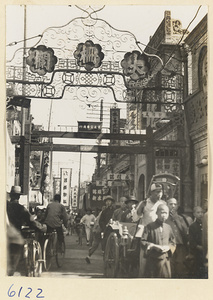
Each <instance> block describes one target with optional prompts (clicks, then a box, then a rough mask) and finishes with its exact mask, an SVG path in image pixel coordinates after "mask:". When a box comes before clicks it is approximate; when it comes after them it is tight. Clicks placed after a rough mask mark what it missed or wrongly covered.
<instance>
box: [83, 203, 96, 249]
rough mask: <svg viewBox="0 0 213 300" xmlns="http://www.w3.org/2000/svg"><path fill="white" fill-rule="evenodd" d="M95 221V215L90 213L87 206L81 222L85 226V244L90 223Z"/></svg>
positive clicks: (88, 236)
mask: <svg viewBox="0 0 213 300" xmlns="http://www.w3.org/2000/svg"><path fill="white" fill-rule="evenodd" d="M94 222H95V216H94V215H93V214H92V210H91V208H87V210H86V214H85V215H84V216H83V217H82V219H81V222H80V223H82V224H84V226H85V232H86V241H87V246H89V241H90V231H91V223H94Z"/></svg>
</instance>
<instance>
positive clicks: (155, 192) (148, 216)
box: [132, 183, 166, 277]
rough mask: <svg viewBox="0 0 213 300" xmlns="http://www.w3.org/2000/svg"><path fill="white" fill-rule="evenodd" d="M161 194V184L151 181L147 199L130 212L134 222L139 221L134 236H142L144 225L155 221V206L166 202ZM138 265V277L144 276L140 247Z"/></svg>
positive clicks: (143, 262) (142, 256)
mask: <svg viewBox="0 0 213 300" xmlns="http://www.w3.org/2000/svg"><path fill="white" fill-rule="evenodd" d="M162 195H163V189H162V185H161V184H159V183H153V184H152V185H151V188H150V196H149V198H148V199H147V200H144V201H141V202H140V203H139V204H138V206H137V207H136V209H135V211H133V212H132V215H133V217H132V219H133V221H134V222H137V221H138V222H139V226H138V227H139V230H138V231H137V233H136V237H142V234H143V231H144V227H145V226H146V225H147V224H149V223H151V222H155V220H156V219H157V214H156V213H157V208H158V206H159V205H160V204H166V202H165V201H163V200H161V197H162ZM139 261H140V267H139V277H144V276H145V273H144V271H145V265H146V259H145V257H144V250H143V249H142V248H141V249H140V260H139Z"/></svg>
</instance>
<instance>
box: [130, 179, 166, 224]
mask: <svg viewBox="0 0 213 300" xmlns="http://www.w3.org/2000/svg"><path fill="white" fill-rule="evenodd" d="M162 195H163V189H162V185H161V184H159V183H153V184H152V185H151V188H150V196H149V198H148V199H147V200H144V201H141V202H140V203H139V204H138V206H137V207H136V210H135V211H134V212H133V221H134V222H135V221H138V220H139V219H140V224H142V225H143V226H146V225H147V224H149V223H150V222H153V221H155V220H156V218H157V215H156V211H157V208H158V205H160V204H166V202H165V201H164V200H162V199H161V198H162Z"/></svg>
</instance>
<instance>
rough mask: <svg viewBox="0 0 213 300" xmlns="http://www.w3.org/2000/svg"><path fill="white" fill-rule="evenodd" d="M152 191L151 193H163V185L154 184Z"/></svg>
mask: <svg viewBox="0 0 213 300" xmlns="http://www.w3.org/2000/svg"><path fill="white" fill-rule="evenodd" d="M150 190H151V192H152V191H155V190H158V191H162V185H161V184H159V183H153V184H152V185H151V189H150Z"/></svg>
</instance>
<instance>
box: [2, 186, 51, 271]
mask: <svg viewBox="0 0 213 300" xmlns="http://www.w3.org/2000/svg"><path fill="white" fill-rule="evenodd" d="M20 195H21V187H20V186H12V188H11V191H10V201H7V216H8V220H9V222H8V224H9V226H10V225H11V226H14V227H15V229H17V230H18V232H17V236H18V234H19V233H21V227H22V226H23V225H28V226H30V227H32V228H37V229H39V230H41V231H46V226H43V225H42V224H40V223H39V222H38V221H35V220H34V219H33V217H32V216H31V214H30V213H29V211H28V210H27V209H26V208H25V207H24V206H23V205H21V204H19V199H20ZM22 247H23V243H22V244H20V243H17V242H13V241H10V244H9V256H10V266H9V268H10V269H9V271H8V275H9V276H12V275H13V274H14V272H15V271H16V267H17V265H18V262H19V259H20V257H21V251H22Z"/></svg>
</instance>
